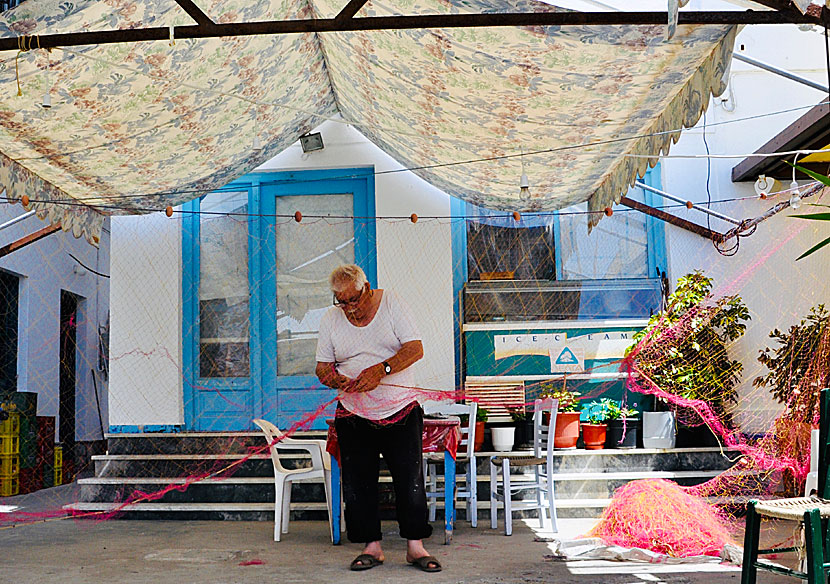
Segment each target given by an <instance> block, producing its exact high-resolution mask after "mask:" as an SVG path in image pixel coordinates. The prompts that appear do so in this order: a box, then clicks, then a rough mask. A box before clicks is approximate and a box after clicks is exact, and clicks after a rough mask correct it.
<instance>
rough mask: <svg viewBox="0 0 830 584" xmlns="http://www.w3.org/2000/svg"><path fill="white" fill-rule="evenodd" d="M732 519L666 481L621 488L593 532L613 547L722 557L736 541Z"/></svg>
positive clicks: (649, 480)
mask: <svg viewBox="0 0 830 584" xmlns="http://www.w3.org/2000/svg"><path fill="white" fill-rule="evenodd" d="M732 531H733V529H731V528H730V526H729V518H728V517H727V516H726V514H725V513H723V512H722V511H720V510H718V509H717V508H715V507H713V506H712V505H710V504H709V503H707V502H706V501H705V500H704V499H702V498H700V497H696V496H694V495H691V494H689V493H688V491H687V490H686V489H684V488H682V487H680V486H678V485H677V484H675V483H673V482H670V481H666V480H662V479H646V480H642V481H634V482H632V483H628V484H627V485H625V486H623V487H620V488H619V489H618V490H617V492H616V493H615V496H614V503H613V504H612V505H611V506H610V507H609V508H608V509H606V510H605V512H604V513H603V515H602V520H601V521H600V523H599V524H598V525H597V526H596V527H595V528H594V529H593V530H592V531H591V533H590V535H592V536H594V537H600V538H602V539H603V540H604V541H605V542H607V543H609V544H611V545H619V546H623V547H637V548H643V549H649V550H652V551H655V552H659V553H662V554H667V555H669V556H699V555H707V556H717V555H718V554H719V553H720V551H721V549H722V548H723V546H724V545H726V544H727V543H732V542H733V540H732V537H731V532H732Z"/></svg>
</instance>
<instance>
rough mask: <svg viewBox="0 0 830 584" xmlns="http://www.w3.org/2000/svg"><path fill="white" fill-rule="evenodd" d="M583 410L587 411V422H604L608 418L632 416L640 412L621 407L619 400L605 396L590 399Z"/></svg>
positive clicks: (607, 420) (608, 419)
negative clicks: (595, 399) (594, 399)
mask: <svg viewBox="0 0 830 584" xmlns="http://www.w3.org/2000/svg"><path fill="white" fill-rule="evenodd" d="M585 411H586V412H587V413H588V418H587V419H588V423H589V424H605V423H607V422H609V421H610V420H620V419H622V418H634V417H636V416H637V415H638V414H639V413H640V412H638V411H637V410H635V409H633V408H629V407H622V404H621V403H620V402H618V401H616V400H613V399H609V398H607V397H606V398H602V399H601V400H599V401H592V402H591V403H589V404H588V405H587V406H586V410H585Z"/></svg>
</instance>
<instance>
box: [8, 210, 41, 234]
mask: <svg viewBox="0 0 830 584" xmlns="http://www.w3.org/2000/svg"><path fill="white" fill-rule="evenodd" d="M34 214H35V211H28V212H27V213H23V214H22V215H18V216H17V217H15V218H14V219H9V220H8V221H6V222H5V223H3V224H2V225H0V230H3V229H5V228H6V227H11V226H12V225H14V224H15V223H20V222H21V221H23V220H24V219H28V218H29V217H31V216H32V215H34Z"/></svg>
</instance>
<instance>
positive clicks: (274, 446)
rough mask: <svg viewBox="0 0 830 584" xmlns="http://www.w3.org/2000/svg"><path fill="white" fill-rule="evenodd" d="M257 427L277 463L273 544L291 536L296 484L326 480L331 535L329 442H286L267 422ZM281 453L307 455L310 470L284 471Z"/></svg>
mask: <svg viewBox="0 0 830 584" xmlns="http://www.w3.org/2000/svg"><path fill="white" fill-rule="evenodd" d="M254 424H256V425H257V426H259V427H260V429H261V430H262V433H263V434H264V435H265V440H267V441H268V450H269V451H270V453H271V462H273V463H274V490H275V498H274V541H280V534H281V533H288V521H289V518H290V515H291V513H290V505H291V485H292V483H293V482H294V481H299V480H303V479H318V478H321V479H323V484H324V487H325V491H326V507H327V508H328V515H329V532H330V533H331V526H332V523H331V455H329V453H328V452H326V441H325V440H299V439H295V438H284V437H283V436H284V434H283V433H282V432H280V430H279V428H277V427H276V426H275V425H274V424H272V423H271V422H269V421H267V420H261V419H256V420H254ZM280 438H282V439H280ZM279 450H294V451H297V450H301V451H304V452H307V453H308V454H309V456H310V457H311V467H305V468H296V469H287V468H285V467H284V466H283V465H282V462H281V461H280V453H279ZM333 539H334V535H333V534H332V540H333Z"/></svg>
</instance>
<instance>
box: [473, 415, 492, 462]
mask: <svg viewBox="0 0 830 584" xmlns="http://www.w3.org/2000/svg"><path fill="white" fill-rule="evenodd" d="M488 415H489V412H488V411H487V410H486V409H485V408H483V407H481V406H478V409H477V410H476V438H475V441H474V442H473V449H474V450H475V451H476V452H480V451H481V449H482V447H483V446H484V424H485V423H486V422H487V418H488Z"/></svg>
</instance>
